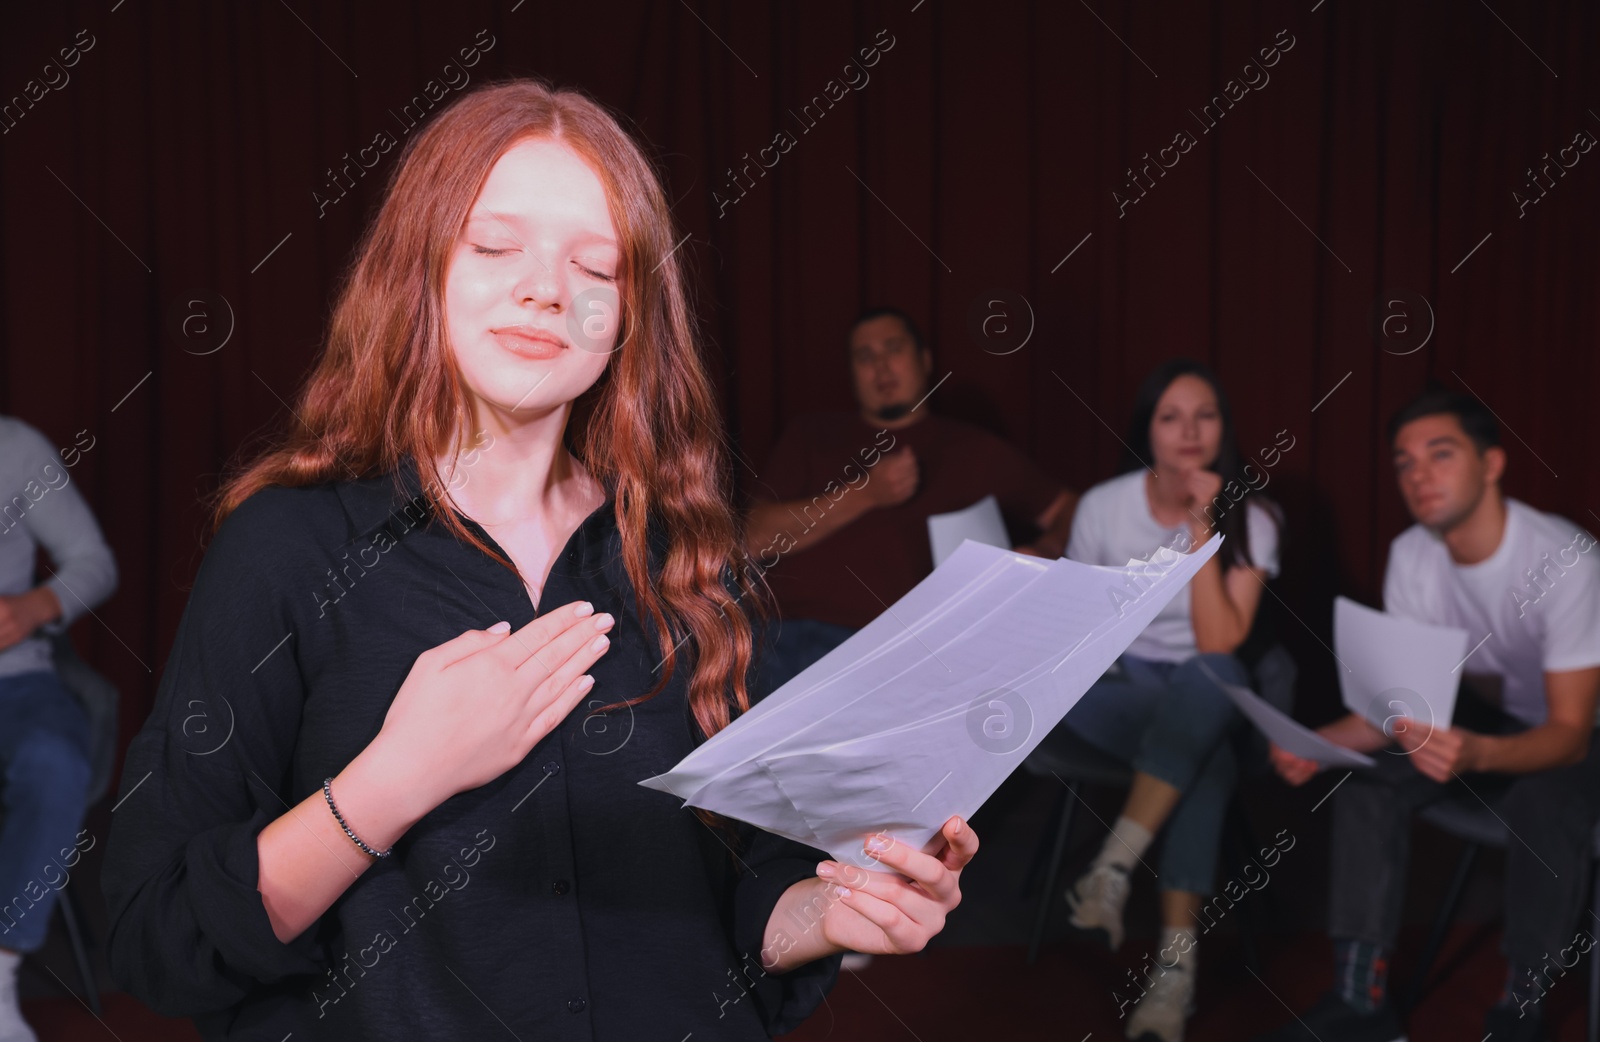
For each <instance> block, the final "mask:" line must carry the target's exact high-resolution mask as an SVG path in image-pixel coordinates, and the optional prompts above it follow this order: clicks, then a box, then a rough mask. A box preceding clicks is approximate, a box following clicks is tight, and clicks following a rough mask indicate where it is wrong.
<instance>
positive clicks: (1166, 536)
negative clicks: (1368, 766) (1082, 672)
mask: <svg viewBox="0 0 1600 1042" xmlns="http://www.w3.org/2000/svg"><path fill="white" fill-rule="evenodd" d="M1126 444H1127V445H1128V447H1129V451H1130V454H1131V455H1130V459H1129V461H1128V466H1127V470H1126V472H1125V473H1123V474H1122V475H1121V476H1119V477H1115V478H1112V479H1111V480H1110V481H1106V482H1103V483H1101V484H1099V485H1096V486H1095V487H1094V488H1091V489H1090V490H1089V491H1088V492H1087V493H1085V494H1084V496H1083V499H1082V501H1081V502H1080V503H1079V505H1078V512H1077V515H1076V517H1075V518H1074V520H1073V525H1072V539H1071V542H1070V543H1069V544H1068V545H1067V556H1068V557H1070V558H1072V559H1073V560H1076V561H1083V562H1085V563H1087V564H1099V565H1115V566H1125V565H1127V563H1128V562H1129V560H1131V559H1141V560H1148V559H1149V558H1150V556H1151V555H1152V554H1154V553H1155V552H1156V551H1158V550H1159V549H1161V548H1162V547H1169V548H1171V549H1173V550H1177V551H1180V552H1187V551H1188V550H1190V549H1192V548H1193V547H1196V546H1199V545H1200V544H1202V543H1203V542H1205V541H1206V540H1207V539H1210V538H1211V536H1212V534H1213V533H1216V532H1220V533H1221V534H1222V535H1223V537H1224V539H1223V543H1222V546H1221V548H1220V549H1219V550H1218V551H1217V554H1216V555H1215V556H1214V557H1213V558H1212V559H1211V560H1210V561H1208V562H1206V564H1205V566H1204V567H1202V568H1201V569H1200V570H1199V571H1198V572H1197V573H1196V574H1195V576H1194V578H1193V580H1192V581H1191V582H1190V584H1189V589H1188V591H1187V592H1186V593H1180V594H1179V595H1178V596H1177V597H1175V598H1174V599H1173V600H1172V601H1171V603H1169V604H1168V605H1167V606H1166V607H1165V608H1163V609H1162V610H1161V612H1160V613H1159V614H1158V615H1156V617H1155V619H1154V620H1152V621H1151V623H1150V625H1149V626H1148V627H1147V628H1146V629H1145V631H1144V632H1143V633H1141V634H1140V635H1139V636H1138V637H1137V638H1136V639H1135V640H1134V642H1133V643H1132V644H1131V645H1129V647H1128V650H1127V652H1126V653H1125V654H1124V655H1123V656H1122V657H1121V658H1120V659H1118V660H1117V662H1116V663H1115V664H1113V665H1112V667H1111V669H1109V670H1108V671H1107V672H1106V674H1105V675H1104V676H1103V677H1101V678H1100V679H1099V680H1098V681H1096V682H1095V684H1094V686H1093V687H1091V688H1090V689H1089V690H1088V692H1086V693H1085V694H1084V696H1083V698H1082V700H1080V701H1079V702H1078V704H1077V705H1076V706H1074V707H1073V708H1072V710H1071V711H1070V712H1069V713H1068V714H1067V715H1066V718H1065V719H1064V720H1063V721H1062V723H1061V724H1060V725H1059V726H1058V729H1057V730H1058V732H1059V731H1060V729H1062V728H1068V729H1070V730H1071V731H1073V732H1074V733H1075V734H1076V735H1078V736H1079V737H1081V738H1083V739H1085V740H1087V741H1088V742H1090V743H1091V744H1093V745H1095V746H1097V747H1099V748H1101V749H1103V750H1105V751H1106V752H1108V753H1111V754H1112V755H1114V756H1116V757H1118V758H1119V759H1122V760H1125V761H1127V762H1129V763H1130V764H1131V765H1132V766H1133V768H1134V769H1135V772H1136V773H1135V775H1134V781H1133V787H1132V789H1131V790H1130V791H1129V793H1128V798H1127V802H1126V803H1125V804H1124V805H1123V808H1122V813H1121V815H1120V816H1119V817H1118V818H1117V820H1116V823H1115V824H1114V825H1113V826H1112V830H1111V834H1110V835H1109V836H1107V837H1106V840H1105V845H1104V846H1103V848H1102V849H1101V851H1100V853H1099V855H1098V856H1097V857H1096V858H1095V859H1094V861H1093V863H1092V864H1091V865H1090V866H1089V867H1088V869H1087V870H1086V871H1085V872H1084V874H1083V875H1082V876H1081V877H1080V878H1079V879H1078V880H1077V881H1076V882H1075V883H1074V884H1073V885H1072V887H1071V888H1069V889H1068V891H1067V902H1068V904H1069V905H1071V907H1072V917H1071V923H1072V926H1073V928H1074V929H1075V930H1076V931H1078V932H1079V933H1083V934H1088V935H1092V936H1093V937H1095V938H1097V939H1099V940H1101V941H1103V942H1105V943H1106V944H1107V945H1108V946H1109V947H1111V948H1112V949H1113V950H1114V949H1116V948H1117V947H1118V946H1120V945H1121V943H1122V932H1123V931H1122V908H1123V905H1124V903H1125V902H1126V900H1127V896H1128V888H1129V875H1130V873H1131V871H1132V868H1133V866H1134V865H1135V864H1136V863H1141V858H1142V856H1143V855H1144V852H1145V849H1146V848H1147V847H1148V846H1149V845H1150V843H1151V841H1152V840H1153V838H1154V836H1155V834H1156V833H1157V832H1158V831H1160V830H1161V829H1162V827H1163V826H1165V827H1166V832H1167V835H1166V843H1165V845H1164V849H1163V851H1162V855H1161V859H1160V861H1161V863H1160V871H1159V873H1157V886H1158V887H1159V888H1160V890H1161V892H1162V901H1161V905H1162V922H1163V924H1164V929H1163V931H1162V937H1161V945H1160V949H1159V951H1158V954H1157V956H1156V961H1157V964H1158V965H1157V968H1156V976H1154V978H1153V981H1152V983H1151V985H1150V987H1149V988H1148V990H1147V992H1146V994H1145V995H1144V996H1143V997H1142V998H1141V1000H1140V1001H1139V1004H1138V1006H1137V1007H1136V1008H1135V1009H1134V1010H1133V1011H1132V1013H1131V1014H1129V1015H1128V1026H1127V1034H1128V1037H1129V1038H1135V1039H1156V1040H1160V1042H1176V1040H1178V1039H1181V1038H1182V1037H1183V1027H1184V1021H1185V1020H1186V1018H1187V1017H1188V1015H1189V1013H1190V1011H1191V1009H1192V999H1193V994H1194V970H1195V963H1196V951H1195V940H1194V936H1193V934H1192V933H1190V932H1189V931H1188V929H1187V928H1188V927H1190V926H1191V924H1193V923H1194V922H1195V921H1196V918H1195V916H1196V913H1198V911H1199V909H1200V906H1201V902H1202V901H1204V900H1205V897H1206V896H1207V895H1208V894H1209V893H1210V892H1211V889H1212V877H1213V875H1214V870H1215V867H1216V861H1217V836H1218V834H1219V833H1220V831H1221V829H1222V821H1223V815H1224V813H1225V812H1226V810H1227V805H1228V798H1229V795H1230V793H1231V792H1232V790H1233V785H1234V778H1235V775H1236V765H1235V762H1234V755H1233V751H1232V749H1231V747H1230V745H1229V742H1228V740H1227V739H1228V734H1229V732H1230V731H1231V730H1232V729H1233V726H1234V725H1235V723H1237V721H1238V719H1239V717H1238V715H1237V712H1236V711H1235V710H1234V708H1233V703H1232V702H1230V701H1229V700H1228V697H1227V695H1226V694H1224V693H1223V691H1222V689H1221V688H1220V687H1218V686H1217V684H1216V683H1215V682H1214V681H1213V680H1212V679H1211V678H1210V677H1208V676H1207V674H1206V669H1209V670H1210V671H1211V672H1212V673H1214V674H1215V675H1216V676H1217V677H1220V678H1221V679H1222V680H1224V681H1227V682H1229V683H1235V684H1241V685H1247V684H1248V683H1249V678H1248V675H1247V672H1246V670H1245V667H1244V666H1243V665H1242V664H1241V663H1240V662H1239V660H1238V659H1237V658H1235V657H1234V652H1235V651H1236V650H1237V649H1238V648H1239V646H1240V645H1241V644H1242V643H1244V640H1245V638H1246V636H1247V635H1248V634H1249V633H1250V629H1251V626H1252V624H1253V623H1254V621H1255V613H1256V608H1257V606H1258V605H1259V603H1260V601H1261V591H1262V587H1263V584H1264V583H1265V581H1266V580H1267V579H1268V578H1271V577H1272V576H1275V575H1276V574H1277V572H1278V535H1279V531H1278V529H1279V521H1278V512H1277V510H1276V508H1275V507H1273V506H1272V505H1271V504H1270V503H1265V502H1263V501H1262V498H1261V497H1259V496H1255V495H1240V494H1239V491H1238V490H1240V489H1245V488H1247V487H1249V483H1248V482H1246V481H1245V474H1244V467H1243V465H1242V461H1241V458H1240V454H1239V450H1238V447H1237V446H1236V444H1235V441H1234V432H1233V422H1232V419H1231V416H1230V413H1229V409H1228V399H1227V396H1226V395H1225V394H1224V393H1223V391H1222V387H1221V385H1220V384H1219V383H1218V382H1217V378H1216V376H1215V374H1213V373H1212V372H1211V371H1210V370H1209V369H1207V368H1206V367H1205V366H1203V365H1200V364H1199V363H1196V362H1191V361H1187V360H1182V359H1178V360H1174V361H1171V362H1167V363H1165V364H1164V365H1162V366H1161V367H1160V368H1158V369H1157V370H1156V371H1155V372H1153V373H1151V374H1150V376H1149V377H1148V378H1146V379H1145V381H1144V383H1143V384H1142V385H1141V386H1140V388H1139V393H1138V397H1137V399H1136V401H1135V404H1134V410H1133V419H1132V424H1131V426H1130V429H1129V433H1128V436H1127V439H1126ZM1257 480H1259V479H1257ZM1225 489H1226V490H1227V491H1226V494H1225V492H1224V490H1225ZM1134 595H1136V593H1135V594H1134ZM1046 741H1049V739H1048V738H1047V739H1046Z"/></svg>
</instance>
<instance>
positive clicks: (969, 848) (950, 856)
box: [867, 818, 978, 907]
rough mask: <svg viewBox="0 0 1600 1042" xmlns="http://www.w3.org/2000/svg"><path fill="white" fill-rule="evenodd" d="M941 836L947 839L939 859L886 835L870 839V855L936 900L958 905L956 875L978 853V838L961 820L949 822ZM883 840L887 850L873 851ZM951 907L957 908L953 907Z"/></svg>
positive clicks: (868, 850) (958, 894)
mask: <svg viewBox="0 0 1600 1042" xmlns="http://www.w3.org/2000/svg"><path fill="white" fill-rule="evenodd" d="M940 834H941V835H942V836H943V837H944V841H945V843H944V848H943V849H942V850H941V851H940V852H939V856H937V857H936V856H934V855H932V854H924V853H923V852H922V851H920V850H914V849H912V848H911V847H910V846H909V845H907V844H906V843H904V842H902V841H901V840H897V839H895V838H893V837H892V836H887V835H883V834H879V835H877V836H873V837H870V838H869V840H868V847H867V852H868V853H869V854H871V855H872V856H873V857H875V858H876V859H877V861H878V863H879V864H881V865H883V866H885V867H887V868H892V869H894V870H895V871H896V872H899V873H900V874H902V875H904V876H906V877H907V878H909V879H911V880H912V881H913V882H915V883H916V884H917V885H919V886H921V887H922V888H923V889H924V890H926V891H927V892H928V893H929V894H931V895H933V896H934V897H935V898H936V899H938V900H940V901H959V900H960V893H961V892H960V888H959V886H958V884H957V880H956V873H957V872H959V871H961V869H962V867H963V866H965V865H966V863H967V862H969V861H971V860H972V855H973V854H975V853H977V850H978V838H977V836H976V835H975V834H974V833H973V831H972V828H971V827H970V826H967V825H965V824H964V823H962V822H961V819H960V818H951V819H950V820H949V821H947V822H946V823H945V826H944V828H943V829H942V830H941V832H940ZM880 840H881V841H885V842H886V843H887V845H886V846H885V848H884V849H883V850H874V849H872V844H873V843H874V842H876V841H880ZM951 907H954V904H952V905H951Z"/></svg>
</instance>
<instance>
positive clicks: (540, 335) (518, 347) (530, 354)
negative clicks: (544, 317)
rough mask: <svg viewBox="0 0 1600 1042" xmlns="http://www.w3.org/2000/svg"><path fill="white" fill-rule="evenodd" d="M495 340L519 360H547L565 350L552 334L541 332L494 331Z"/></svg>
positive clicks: (564, 346) (563, 345)
mask: <svg viewBox="0 0 1600 1042" xmlns="http://www.w3.org/2000/svg"><path fill="white" fill-rule="evenodd" d="M494 336H495V339H496V340H498V341H500V346H502V347H504V348H505V349H506V350H508V351H510V352H511V353H512V354H514V355H517V356H518V357H520V358H530V359H535V360H548V359H551V358H554V357H556V356H557V355H559V354H560V353H561V352H562V351H565V350H566V345H565V344H563V343H561V341H560V340H558V339H556V337H555V335H554V334H551V333H546V332H544V331H543V330H539V331H537V332H533V331H525V330H520V329H499V330H496V331H495V334H494Z"/></svg>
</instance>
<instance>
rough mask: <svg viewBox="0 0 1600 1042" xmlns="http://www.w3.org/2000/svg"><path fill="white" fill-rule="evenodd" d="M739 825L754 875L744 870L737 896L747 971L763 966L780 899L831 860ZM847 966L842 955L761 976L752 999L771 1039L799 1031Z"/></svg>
mask: <svg viewBox="0 0 1600 1042" xmlns="http://www.w3.org/2000/svg"><path fill="white" fill-rule="evenodd" d="M736 824H737V826H738V828H739V830H740V834H741V838H743V840H744V849H743V852H742V853H741V855H740V860H741V861H742V862H743V863H744V864H745V865H746V866H748V869H749V870H748V871H741V874H740V877H739V882H738V884H737V887H736V889H735V891H734V928H733V943H734V950H735V951H737V952H738V953H739V954H740V955H741V956H742V957H743V958H744V960H745V961H744V964H745V965H746V966H756V967H759V966H760V965H761V946H762V942H763V941H764V940H765V939H766V933H767V924H768V922H770V921H771V919H772V912H773V909H774V908H776V907H777V905H778V899H779V898H780V897H782V896H783V893H784V891H785V890H788V889H789V888H790V887H791V886H793V885H794V884H796V883H799V882H803V881H804V880H807V879H810V878H812V877H813V876H815V875H816V874H817V862H819V861H824V860H827V858H828V856H829V855H828V854H827V852H825V851H822V850H818V849H816V848H814V847H809V846H806V845H805V844H803V843H796V842H795V841H794V840H791V839H786V838H785V837H783V836H779V835H776V834H774V833H771V832H768V831H766V830H765V829H758V828H756V827H755V826H753V825H746V824H744V823H743V822H738V823H736ZM843 962H844V954H843V953H842V952H841V953H838V954H835V955H827V956H823V957H822V958H820V959H813V960H811V961H810V962H806V963H801V964H800V965H799V966H796V967H794V968H793V969H790V970H788V971H787V972H785V973H778V974H772V973H767V974H762V975H760V976H757V977H755V978H754V980H753V982H752V984H751V988H750V997H751V998H753V999H754V1000H755V1002H756V1006H757V1008H758V1009H759V1010H760V1011H761V1020H762V1023H763V1024H765V1026H766V1029H767V1034H768V1035H769V1036H777V1035H782V1034H786V1033H788V1032H790V1031H793V1030H794V1029H796V1028H798V1027H799V1026H800V1025H801V1023H803V1022H804V1021H805V1019H806V1018H807V1017H809V1016H810V1015H811V1014H812V1013H813V1012H814V1011H815V1010H816V1008H817V1007H818V1006H820V1005H821V1004H822V1000H823V999H824V998H825V997H826V996H827V994H828V992H829V991H830V990H831V989H832V988H833V985H834V983H835V982H836V981H837V980H838V979H839V967H840V965H841V964H842V963H843Z"/></svg>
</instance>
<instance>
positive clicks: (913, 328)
mask: <svg viewBox="0 0 1600 1042" xmlns="http://www.w3.org/2000/svg"><path fill="white" fill-rule="evenodd" d="M875 318H898V319H899V320H900V322H901V324H902V325H904V326H905V327H906V332H907V333H910V334H911V342H912V343H913V344H916V345H917V350H918V351H926V350H928V342H927V341H926V340H924V339H922V330H920V329H918V328H917V324H916V323H915V322H913V321H911V316H910V315H908V314H906V313H905V312H904V311H901V310H900V309H899V308H888V307H877V308H867V309H866V310H865V311H863V312H861V314H859V315H857V316H856V320H855V321H854V322H852V323H850V332H852V333H854V332H855V331H856V327H857V326H859V325H861V323H863V322H871V321H872V320H873V319H875Z"/></svg>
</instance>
